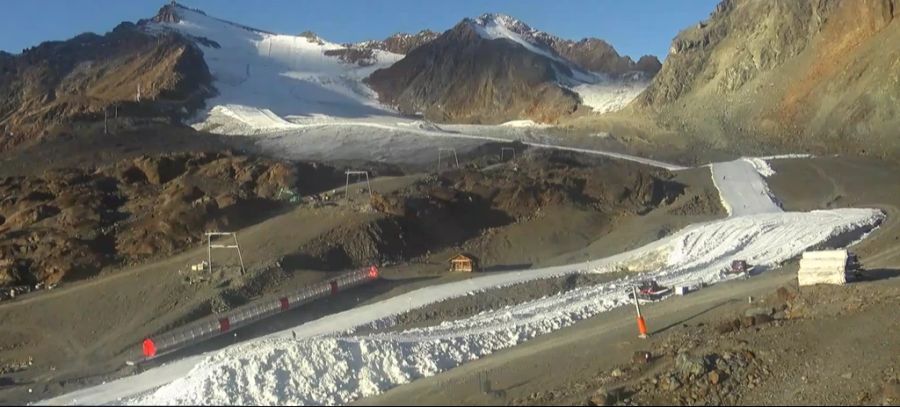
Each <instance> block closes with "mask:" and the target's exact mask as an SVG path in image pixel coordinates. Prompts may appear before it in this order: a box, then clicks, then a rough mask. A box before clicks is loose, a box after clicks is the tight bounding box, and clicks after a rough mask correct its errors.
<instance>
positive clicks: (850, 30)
mask: <svg viewBox="0 0 900 407" xmlns="http://www.w3.org/2000/svg"><path fill="white" fill-rule="evenodd" d="M898 16H900V4H897V2H896V1H895V0H862V1H830V0H803V1H765V2H760V1H752V0H751V1H746V0H725V1H722V2H721V3H720V4H719V5H718V6H717V7H716V9H715V11H714V12H713V13H712V14H711V15H710V17H709V19H707V20H706V21H703V22H700V23H699V24H697V25H696V26H693V27H689V28H687V29H685V30H683V31H682V32H681V33H679V35H678V36H677V37H676V38H675V40H674V41H673V42H672V46H671V49H670V51H669V55H668V57H667V58H666V62H665V64H664V65H663V67H662V69H661V71H660V72H659V74H658V75H657V76H656V77H655V78H654V80H653V81H652V83H651V85H650V87H648V88H647V89H646V90H645V91H644V93H643V94H642V95H641V96H640V97H639V98H638V99H637V100H635V102H633V108H634V109H635V110H636V111H638V112H639V114H642V115H646V117H647V118H648V119H649V120H651V121H654V122H656V123H658V124H660V125H661V126H662V127H663V128H664V129H667V130H669V131H674V132H676V133H678V134H680V136H681V137H689V138H697V139H699V141H700V142H702V143H704V144H707V145H712V146H720V147H721V146H725V147H727V148H730V149H732V150H735V149H738V148H741V149H743V151H744V154H747V152H748V151H750V150H751V149H752V150H756V151H775V150H794V151H796V150H807V151H813V152H838V151H840V152H853V153H856V154H862V155H875V156H882V157H885V156H890V157H896V156H897V153H898V152H900V145H898V144H897V142H896V137H895V135H896V129H897V127H898V125H900V114H898V108H897V103H896V100H897V99H898V97H900V69H898V67H900V53H898V52H897V51H896V50H894V49H892V48H891V49H886V48H884V46H883V45H884V44H891V43H896V42H897V41H898V40H900V24H898ZM695 135H696V137H695Z"/></svg>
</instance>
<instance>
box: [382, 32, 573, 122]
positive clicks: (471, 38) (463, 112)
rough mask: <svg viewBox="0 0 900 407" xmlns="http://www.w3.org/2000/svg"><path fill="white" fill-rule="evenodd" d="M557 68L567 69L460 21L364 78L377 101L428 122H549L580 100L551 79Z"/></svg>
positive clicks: (566, 70)
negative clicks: (396, 60)
mask: <svg viewBox="0 0 900 407" xmlns="http://www.w3.org/2000/svg"><path fill="white" fill-rule="evenodd" d="M476 61H477V63H476ZM557 71H563V72H569V68H568V67H566V66H564V65H562V64H560V63H558V62H556V61H554V60H551V59H549V58H546V57H543V56H540V55H537V54H535V53H532V52H529V51H527V50H525V49H524V48H522V47H521V46H518V45H516V44H513V43H511V42H509V41H503V40H486V39H484V38H482V37H480V36H479V35H478V34H477V33H476V32H475V31H474V30H473V28H472V27H471V25H470V22H469V21H464V22H462V23H460V24H458V25H457V26H456V27H454V28H453V29H452V30H450V31H448V32H446V33H444V34H443V35H441V36H440V37H438V38H437V39H435V40H434V41H431V42H429V43H427V44H425V45H423V46H420V47H419V48H416V49H415V50H413V51H412V52H410V53H409V55H407V56H406V58H404V59H402V60H400V61H399V62H397V63H396V64H394V65H392V66H391V67H389V68H386V69H380V70H378V71H375V72H374V73H373V74H372V75H371V76H370V77H369V78H368V79H367V82H368V84H369V85H370V86H371V87H372V88H373V89H375V91H377V92H378V95H379V98H380V99H381V100H382V101H383V102H385V103H388V104H390V105H393V106H397V108H398V109H399V110H400V111H401V112H403V113H405V114H417V113H419V112H421V113H423V114H424V116H425V118H427V119H429V120H432V121H438V122H457V123H502V122H505V121H509V120H515V119H520V118H523V117H524V118H530V119H532V120H535V121H540V122H553V121H555V120H557V119H558V118H559V117H560V116H563V115H566V114H570V113H572V112H574V111H575V109H576V108H577V106H578V104H579V99H578V96H577V95H576V94H574V93H573V92H571V91H569V90H567V89H563V88H561V87H559V86H558V85H556V83H555V80H556V72H557Z"/></svg>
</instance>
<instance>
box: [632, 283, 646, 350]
mask: <svg viewBox="0 0 900 407" xmlns="http://www.w3.org/2000/svg"><path fill="white" fill-rule="evenodd" d="M631 293H632V296H633V297H634V309H635V310H637V325H638V338H641V339H647V337H648V335H647V323H646V322H645V321H644V316H643V315H641V304H640V302H639V301H638V291H637V287H634V286H632V287H631Z"/></svg>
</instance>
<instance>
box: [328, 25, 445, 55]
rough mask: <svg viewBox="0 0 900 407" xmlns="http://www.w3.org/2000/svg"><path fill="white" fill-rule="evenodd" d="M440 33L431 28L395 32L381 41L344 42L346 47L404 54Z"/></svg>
mask: <svg viewBox="0 0 900 407" xmlns="http://www.w3.org/2000/svg"><path fill="white" fill-rule="evenodd" d="M439 35H440V34H439V33H436V32H434V31H431V30H422V31H419V32H418V33H416V34H407V33H396V34H394V35H392V36H390V37H387V38H385V39H383V40H381V41H364V42H361V43H358V44H344V45H345V46H347V47H354V48H365V49H380V50H383V51H387V52H393V53H395V54H402V55H406V54H408V53H409V52H410V51H412V50H414V49H416V48H418V47H420V46H422V45H424V44H427V43H429V42H431V41H433V40H434V39H435V38H437V37H438V36H439Z"/></svg>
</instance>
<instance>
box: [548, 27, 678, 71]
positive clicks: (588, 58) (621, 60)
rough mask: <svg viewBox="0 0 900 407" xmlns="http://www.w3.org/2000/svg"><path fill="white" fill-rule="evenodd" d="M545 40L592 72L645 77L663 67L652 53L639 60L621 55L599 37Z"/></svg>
mask: <svg viewBox="0 0 900 407" xmlns="http://www.w3.org/2000/svg"><path fill="white" fill-rule="evenodd" d="M545 41H547V42H548V45H549V46H550V47H552V48H553V49H554V50H556V52H557V53H558V54H559V55H561V56H563V57H564V58H566V59H568V60H570V61H573V62H575V63H576V64H578V65H579V66H581V67H583V68H585V69H587V70H589V71H591V72H598V73H604V74H607V75H609V76H611V77H614V78H617V77H621V76H623V75H626V74H629V73H635V72H639V73H641V75H643V77H645V78H652V77H653V76H654V75H656V73H657V72H659V69H660V68H661V67H662V64H660V62H659V59H657V58H656V57H655V56H652V55H644V56H642V57H641V59H640V60H638V62H634V61H633V60H632V59H631V58H629V57H627V56H624V57H623V56H620V55H619V53H618V52H616V50H615V48H613V46H612V45H610V44H609V43H607V42H606V41H603V40H601V39H598V38H585V39H583V40H581V41H578V42H575V41H570V40H564V39H560V38H557V37H549V38H547V39H546V40H545Z"/></svg>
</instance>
